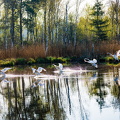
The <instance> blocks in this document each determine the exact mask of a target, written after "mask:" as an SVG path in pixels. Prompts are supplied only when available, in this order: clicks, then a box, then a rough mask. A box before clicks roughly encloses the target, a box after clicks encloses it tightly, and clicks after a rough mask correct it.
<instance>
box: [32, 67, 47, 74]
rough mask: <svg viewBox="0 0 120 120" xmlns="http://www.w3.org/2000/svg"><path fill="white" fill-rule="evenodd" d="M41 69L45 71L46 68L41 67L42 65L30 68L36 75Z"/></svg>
mask: <svg viewBox="0 0 120 120" xmlns="http://www.w3.org/2000/svg"><path fill="white" fill-rule="evenodd" d="M43 70H44V71H46V69H44V68H42V67H38V69H35V68H32V71H33V73H34V74H36V75H40V73H41V72H42V71H43Z"/></svg>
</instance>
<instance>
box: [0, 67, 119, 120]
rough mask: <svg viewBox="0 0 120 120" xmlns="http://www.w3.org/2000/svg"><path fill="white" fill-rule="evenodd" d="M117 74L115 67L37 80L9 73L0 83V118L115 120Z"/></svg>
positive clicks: (20, 119) (116, 114) (12, 119)
mask: <svg viewBox="0 0 120 120" xmlns="http://www.w3.org/2000/svg"><path fill="white" fill-rule="evenodd" d="M26 69H27V68H26ZM46 70H47V68H46ZM25 73H26V72H25ZM50 73H51V72H50ZM119 73H120V69H119V68H111V69H109V68H106V69H98V70H83V71H81V70H80V69H79V70H75V69H69V70H68V69H67V70H66V71H64V72H62V73H61V74H60V73H57V72H53V73H52V74H49V73H47V74H42V75H41V76H37V77H35V76H34V75H32V72H31V73H28V74H16V72H14V73H12V74H10V73H9V74H7V75H6V79H7V80H8V81H11V82H2V81H1V83H0V103H1V104H0V108H1V109H0V119H1V120H101V119H102V120H106V119H107V120H113V119H115V120H119V110H120V85H119V80H120V74H119Z"/></svg>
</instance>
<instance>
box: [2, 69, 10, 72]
mask: <svg viewBox="0 0 120 120" xmlns="http://www.w3.org/2000/svg"><path fill="white" fill-rule="evenodd" d="M10 69H12V68H4V69H2V70H1V72H6V71H7V70H10Z"/></svg>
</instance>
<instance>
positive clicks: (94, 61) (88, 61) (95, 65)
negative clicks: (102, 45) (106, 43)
mask: <svg viewBox="0 0 120 120" xmlns="http://www.w3.org/2000/svg"><path fill="white" fill-rule="evenodd" d="M84 61H85V62H87V63H90V64H91V65H92V66H94V67H95V68H98V65H97V60H96V59H93V60H89V59H88V58H85V59H84Z"/></svg>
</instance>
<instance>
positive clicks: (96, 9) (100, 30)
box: [90, 0, 108, 40]
mask: <svg viewBox="0 0 120 120" xmlns="http://www.w3.org/2000/svg"><path fill="white" fill-rule="evenodd" d="M102 6H103V4H102V3H101V2H100V1H99V0H96V3H95V5H94V6H93V8H92V13H91V14H90V15H91V17H92V19H91V23H90V24H91V26H93V28H94V29H93V30H92V31H93V32H94V33H95V39H96V40H107V30H106V27H107V26H108V24H107V23H108V20H105V19H104V12H103V10H102Z"/></svg>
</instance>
